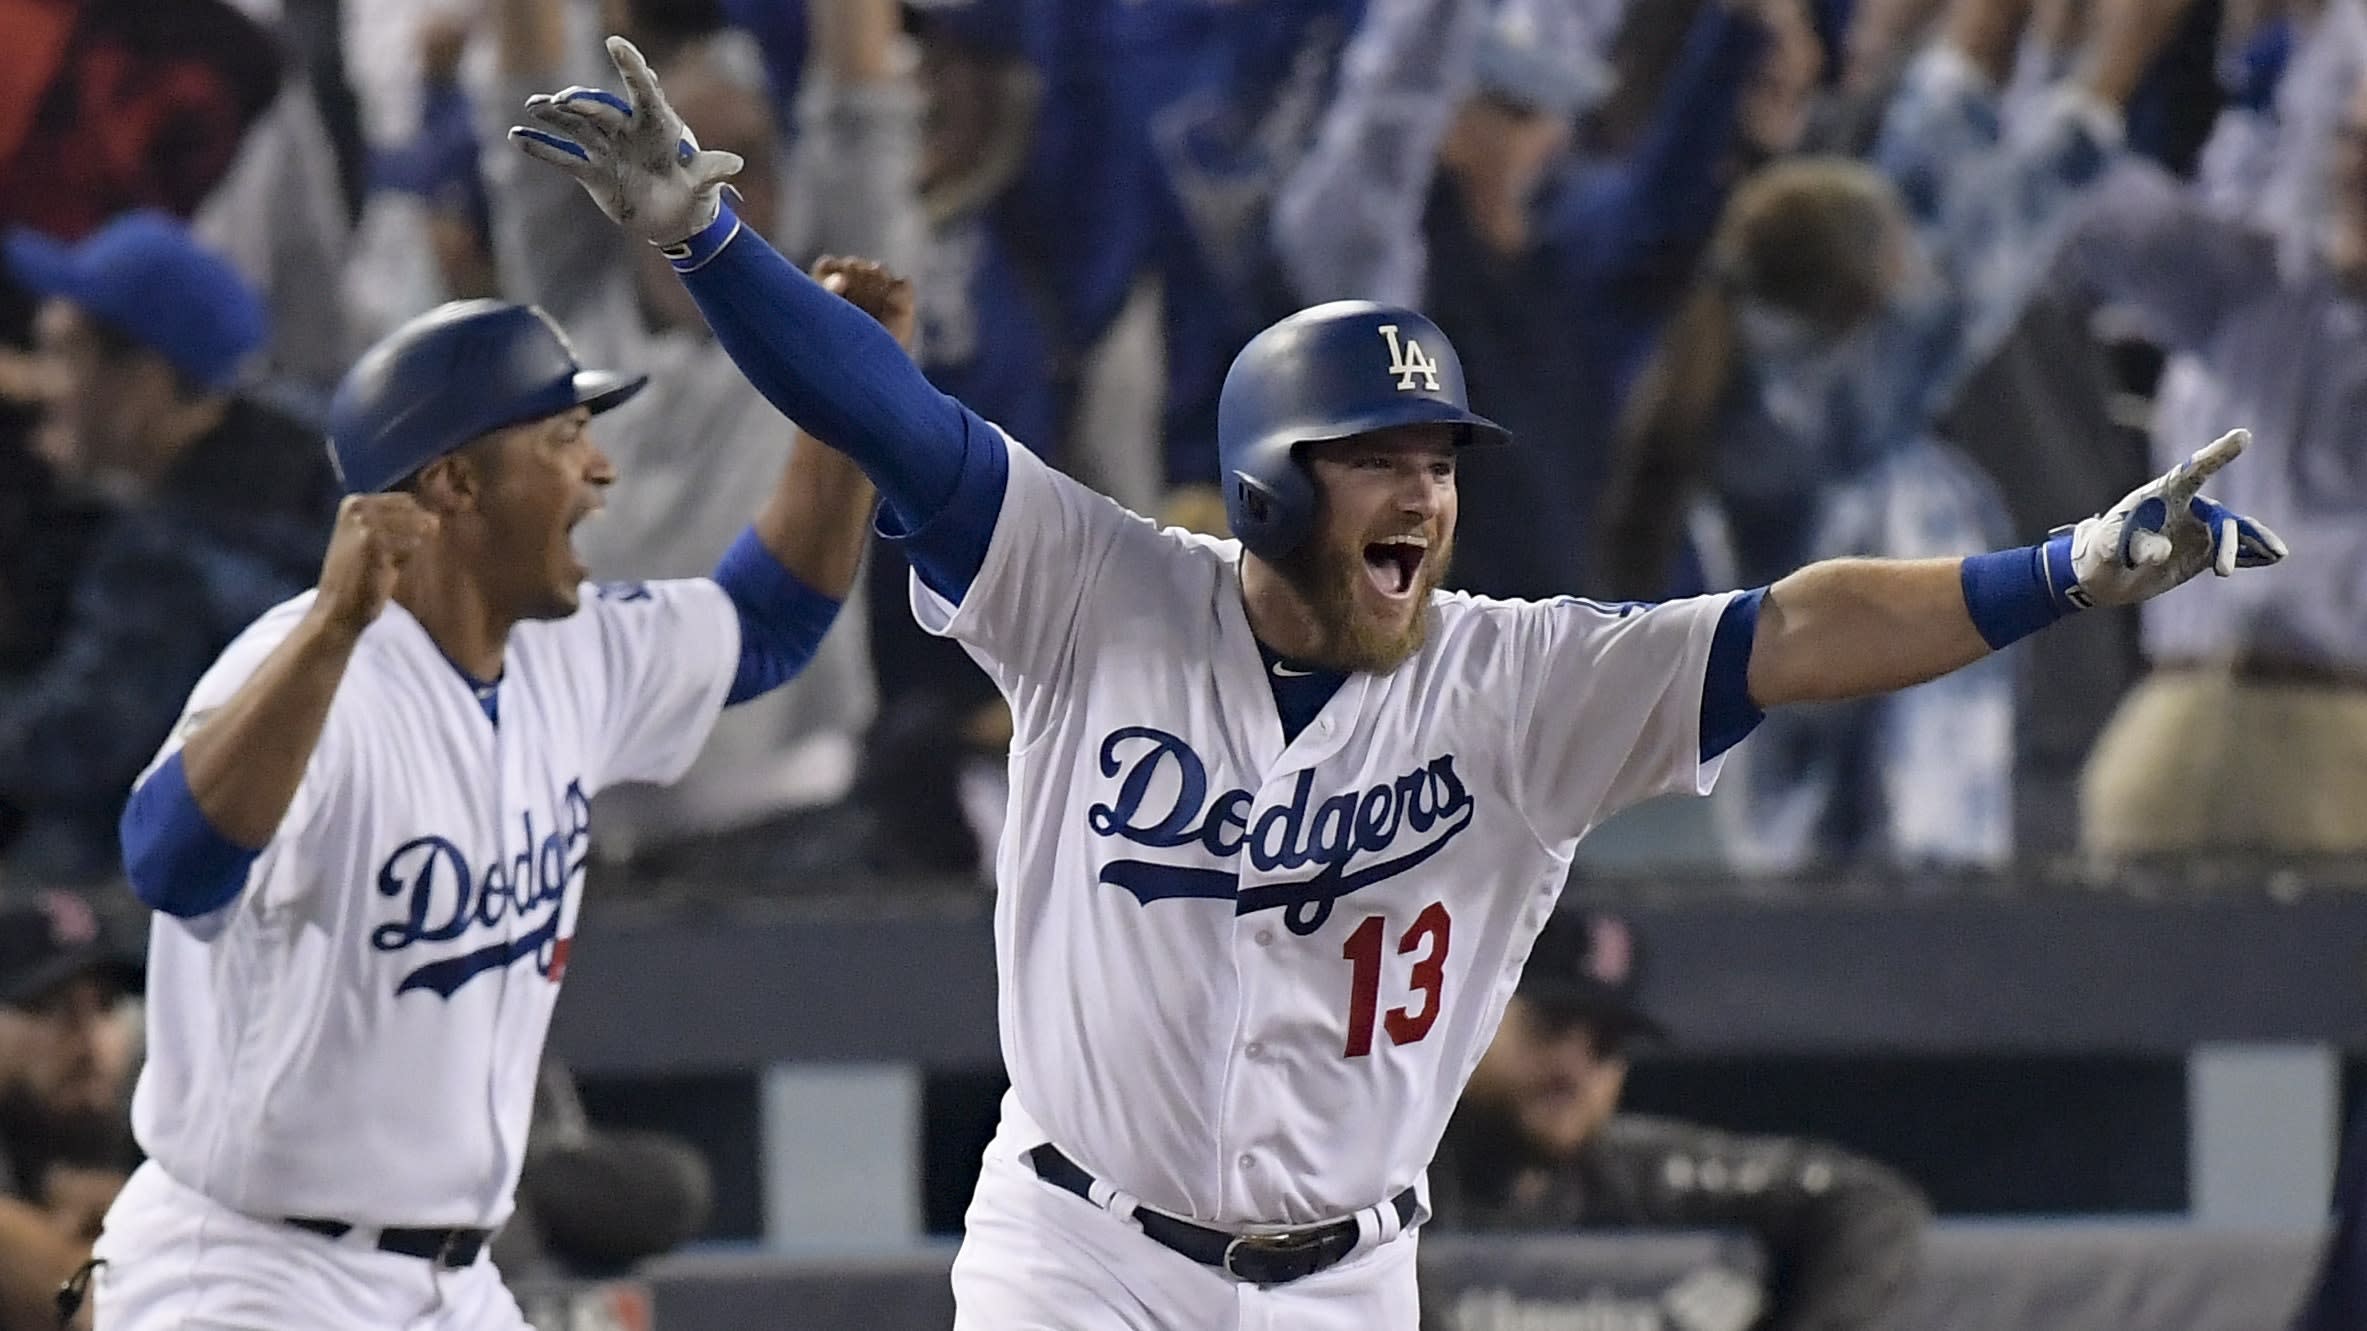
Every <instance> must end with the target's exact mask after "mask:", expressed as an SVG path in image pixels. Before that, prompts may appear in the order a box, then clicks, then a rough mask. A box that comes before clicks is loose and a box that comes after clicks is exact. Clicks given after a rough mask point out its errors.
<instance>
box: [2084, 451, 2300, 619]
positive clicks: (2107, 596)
mask: <svg viewBox="0 0 2367 1331" xmlns="http://www.w3.org/2000/svg"><path fill="white" fill-rule="evenodd" d="M2250 442H2252V432H2251V431H2250V430H2230V431H2228V432H2227V433H2226V434H2223V435H2221V436H2219V438H2218V439H2216V440H2214V441H2212V442H2211V444H2210V445H2209V446H2207V447H2205V448H2203V449H2201V450H2199V451H2197V452H2196V453H2195V455H2194V456H2193V457H2190V458H2188V459H2187V460H2186V461H2184V462H2182V463H2180V464H2178V465H2177V466H2176V467H2173V468H2171V469H2170V470H2169V471H2168V472H2167V473H2166V474H2164V475H2161V476H2157V477H2155V478H2154V479H2153V480H2151V481H2148V482H2146V483H2145V484H2144V485H2142V486H2140V487H2138V488H2137V489H2135V490H2133V491H2131V492H2130V493H2129V496H2128V498H2126V499H2123V500H2121V501H2120V502H2119V503H2117V504H2115V505H2113V506H2112V508H2111V510H2110V511H2108V512H2106V513H2104V514H2102V515H2101V516H2099V517H2093V518H2089V519H2087V520H2086V521H2085V522H2082V523H2080V524H2079V525H2078V526H2076V527H2073V528H2072V529H2071V532H2070V535H2071V573H2072V578H2073V583H2072V585H2071V586H2070V587H2067V588H2064V589H2063V591H2062V595H2063V597H2064V599H2066V600H2068V601H2070V602H2071V603H2072V604H2074V605H2080V606H2090V605H2134V604H2136V603H2137V602H2139V601H2143V600H2147V599H2149V598H2152V597H2155V596H2159V595H2161V594H2162V593H2163V592H2166V591H2168V590H2169V589H2171V588H2172V587H2175V586H2177V585H2178V584H2179V583H2182V582H2184V581H2186V580H2187V579H2188V578H2191V577H2193V576H2195V575H2196V574H2198V573H2200V572H2202V571H2203V570H2204V569H2206V568H2207V569H2210V570H2211V571H2212V572H2214V573H2217V574H2218V575H2219V576H2220V577H2223V578H2224V577H2228V576H2231V575H2232V574H2234V572H2235V571H2236V570H2237V569H2239V568H2260V567H2263V566H2265V565H2269V564H2274V563H2276V562H2277V561H2278V560H2280V559H2283V558H2284V557H2285V543H2284V541H2282V540H2280V539H2278V537H2277V534H2276V533H2275V532H2273V531H2270V530H2269V529H2268V528H2267V527H2266V526H2264V525H2263V524H2261V523H2258V522H2255V521H2253V520H2252V519H2250V518H2247V517H2242V516H2239V515H2238V514H2236V513H2233V512H2231V511H2229V510H2228V508H2227V507H2226V506H2225V505H2222V504H2219V503H2217V502H2215V501H2213V500H2209V499H2205V498H2203V497H2202V494H2201V491H2202V488H2203V482H2204V481H2207V480H2209V479H2211V476H2212V474H2213V473H2214V472H2217V471H2218V470H2219V469H2220V468H2221V467H2224V466H2226V465H2227V464H2228V463H2230V462H2232V461H2234V460H2235V458H2236V455H2237V454H2239V453H2241V452H2243V451H2244V445H2246V444H2248V443H2250ZM2050 544H2052V543H2050ZM2058 585H2060V584H2058Z"/></svg>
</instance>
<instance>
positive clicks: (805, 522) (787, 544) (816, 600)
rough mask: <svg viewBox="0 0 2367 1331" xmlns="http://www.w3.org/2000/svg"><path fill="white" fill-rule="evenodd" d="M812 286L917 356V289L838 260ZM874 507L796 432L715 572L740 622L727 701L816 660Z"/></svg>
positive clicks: (849, 466) (833, 454)
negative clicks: (777, 473) (774, 477)
mask: <svg viewBox="0 0 2367 1331" xmlns="http://www.w3.org/2000/svg"><path fill="white" fill-rule="evenodd" d="M814 277H815V279H816V280H818V281H819V282H820V283H821V284H822V286H823V287H824V289H826V290H828V291H831V292H833V293H835V294H837V295H840V296H843V297H845V298H846V300H847V302H848V303H849V304H850V305H852V306H854V307H855V308H857V309H860V310H862V311H863V312H865V313H866V314H869V315H871V316H872V317H873V318H875V319H877V320H878V321H879V323H880V326H881V327H883V328H885V329H887V330H888V332H889V333H890V334H891V335H892V336H894V337H895V339H896V341H897V342H898V343H900V344H902V345H904V346H905V347H907V348H909V347H910V346H911V344H912V335H913V324H914V309H915V303H914V300H913V292H912V284H911V283H909V282H907V281H904V280H903V279H901V278H899V277H897V276H895V275H894V274H893V273H890V272H888V271H887V270H886V269H885V268H882V267H880V266H879V265H877V264H873V263H867V262H864V261H862V260H856V259H839V258H831V257H825V258H823V259H821V260H819V261H818V262H816V263H815V265H814ZM872 497H873V496H872V489H871V482H870V481H869V480H868V479H866V478H865V477H864V475H863V473H862V471H861V470H860V469H859V468H857V467H856V466H855V463H854V460H853V459H851V458H849V457H848V456H847V455H846V454H844V453H842V452H840V451H839V450H837V449H835V448H831V447H830V446H828V445H827V444H825V443H824V442H823V441H821V440H819V439H816V438H815V437H814V436H813V435H811V434H809V433H807V432H806V431H804V430H802V429H800V430H799V431H798V432H797V440H796V442H795V444H793V445H792V446H791V448H790V452H789V465H788V466H787V467H785V468H783V469H782V472H781V479H780V482H779V483H778V484H777V485H775V486H774V487H773V492H772V496H771V497H770V498H769V499H767V500H766V501H765V505H764V508H763V509H762V510H761V511H760V512H759V513H758V514H757V515H756V521H755V522H754V523H753V524H752V525H751V526H750V527H749V529H748V531H747V533H746V534H745V535H743V536H742V537H741V538H740V539H739V541H738V542H737V543H735V544H734V545H733V546H732V548H731V549H730V550H729V551H726V552H725V554H724V556H723V560H722V562H721V563H719V564H718V565H716V569H715V581H716V582H717V583H718V584H719V585H721V586H722V588H723V590H724V592H725V594H726V595H728V596H730V597H731V600H732V606H733V608H734V609H736V610H737V611H738V612H739V617H740V664H739V668H738V671H737V673H736V674H735V675H734V676H733V679H732V684H731V688H730V690H729V691H728V692H727V693H726V694H725V698H726V699H727V701H730V702H735V703H737V702H746V701H747V700H748V699H750V698H753V697H756V696H757V695H759V694H761V693H763V692H765V691H766V690H767V689H770V688H772V687H773V686H774V685H776V684H780V683H782V682H784V681H785V680H787V679H788V678H789V677H790V676H792V675H794V674H796V673H797V671H798V670H800V669H802V668H803V667H804V665H805V663H806V662H807V661H809V660H812V659H813V655H814V652H815V651H816V650H818V649H819V648H820V647H821V645H822V637H823V635H824V634H826V633H828V632H829V631H830V624H831V621H832V620H833V619H834V618H835V617H836V616H837V613H838V608H839V606H840V604H841V603H843V602H844V601H845V600H846V598H847V593H848V592H849V591H851V590H853V588H854V584H855V571H856V568H857V567H858V566H859V565H860V564H861V562H862V558H863V544H864V540H865V537H866V536H867V535H868V533H869V530H870V526H871V506H872Z"/></svg>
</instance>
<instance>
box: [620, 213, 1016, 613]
mask: <svg viewBox="0 0 2367 1331" xmlns="http://www.w3.org/2000/svg"><path fill="white" fill-rule="evenodd" d="M666 256H667V258H668V259H669V260H671V261H672V263H673V265H674V268H675V271H676V272H678V273H680V274H681V275H682V281H683V285H684V286H686V287H687V288H689V290H690V294H691V297H692V298H693V299H694V300H696V301H697V302H698V306H699V311H700V313H702V314H704V315H705V316H706V319H707V323H708V326H709V327H711V328H713V329H714V331H715V340H716V341H717V342H718V343H719V344H720V345H721V346H722V347H723V349H724V351H725V352H727V353H728V354H729V355H730V356H731V358H732V361H733V362H734V363H735V364H737V365H738V366H739V367H740V373H742V374H743V375H745V376H747V379H748V382H749V383H751V384H753V385H755V387H756V390H757V391H758V392H760V393H762V394H764V396H765V398H766V400H768V401H770V402H771V403H772V404H773V405H774V406H775V407H777V408H779V409H780V411H781V413H782V414H783V415H785V416H787V417H788V418H789V419H791V420H793V421H795V422H797V424H798V425H799V426H801V427H802V428H804V429H805V431H806V432H807V433H809V434H811V435H813V436H814V437H815V438H817V439H821V440H823V441H824V442H826V443H828V444H829V445H830V446H831V447H833V448H836V449H838V450H839V451H841V452H843V453H845V454H846V455H847V456H848V457H850V458H853V459H854V460H855V464H856V465H857V466H859V467H861V468H862V469H863V474H864V475H866V476H869V477H870V478H871V483H872V484H873V485H875V486H877V487H879V493H880V498H881V501H882V513H881V525H882V530H883V532H884V533H886V534H887V535H889V536H891V537H900V538H902V539H905V540H907V541H908V542H909V548H908V553H909V554H910V556H911V559H912V563H913V566H914V567H915V568H916V569H918V570H920V572H921V575H922V577H923V578H924V580H926V581H928V582H929V584H930V585H931V586H932V587H934V588H936V590H937V591H938V592H939V593H941V594H943V595H945V596H947V597H949V598H951V599H953V600H956V601H958V600H959V599H960V597H961V594H962V593H963V592H966V591H967V590H968V589H969V585H970V581H971V580H972V579H973V578H975V577H976V576H977V573H978V568H979V565H980V564H982V563H983V562H984V560H985V558H986V549H987V545H988V543H989V541H990V540H991V539H992V537H993V534H994V523H995V517H996V515H997V514H998V513H999V512H1000V511H1001V507H1002V487H1003V483H1004V481H1005V480H1006V479H1007V478H1008V476H1009V474H1010V460H1009V458H1008V457H1005V456H1000V454H1002V452H1003V450H1004V448H1005V447H1006V445H1005V443H1004V440H1003V436H1002V434H1001V432H1000V431H998V430H996V429H995V428H994V427H993V426H991V425H989V424H987V423H986V421H985V420H983V419H981V418H980V417H979V416H978V414H977V413H975V412H973V411H971V410H970V409H969V408H968V407H965V406H963V405H962V404H961V403H960V402H958V401H955V400H954V399H953V398H951V397H948V396H946V395H945V394H944V393H941V392H939V391H938V390H937V388H936V387H935V386H934V385H932V384H931V383H930V382H929V381H928V379H927V378H926V377H925V376H923V375H922V374H921V371H920V367H919V366H917V365H915V364H913V363H912V358H911V357H909V356H907V355H905V354H904V349H903V348H902V347H900V346H898V345H897V344H896V339H895V338H893V337H891V336H890V335H889V334H888V331H887V330H886V329H885V328H882V327H880V325H879V322H878V321H877V320H875V319H873V318H872V317H871V316H870V315H868V314H865V313H864V312H863V311H862V310H860V309H857V308H856V307H855V306H854V305H852V304H849V303H848V302H846V301H845V300H842V299H840V298H839V297H838V296H837V295H835V294H833V293H831V292H830V291H827V290H825V289H823V287H822V286H821V285H820V284H819V283H817V282H815V281H814V280H813V279H812V278H809V277H807V276H806V275H805V274H804V273H801V272H799V271H798V270H797V268H796V266H795V265H793V264H791V263H790V262H789V261H788V260H787V259H784V258H782V257H781V255H780V253H779V251H777V250H775V249H773V247H772V246H771V245H769V244H767V243H766V242H765V240H764V238H763V237H762V236H759V235H757V234H756V233H755V232H753V231H750V230H748V229H747V228H745V227H743V226H741V225H740V221H739V219H738V218H737V217H735V216H734V215H733V214H732V211H731V209H730V207H729V206H728V205H727V206H726V207H725V208H724V209H723V210H722V212H721V213H720V214H718V215H717V217H716V219H715V221H714V223H713V224H711V225H710V226H708V228H707V229H706V230H704V231H702V232H700V233H699V234H698V235H696V236H693V237H691V238H690V239H689V240H687V241H684V242H683V243H682V244H680V245H677V246H672V247H669V248H668V249H667V250H666ZM957 496H966V497H965V498H963V499H962V501H961V502H962V511H961V512H959V513H955V514H952V515H951V520H949V521H945V522H940V521H939V519H941V518H946V517H947V516H948V514H947V509H948V506H949V505H951V504H953V503H954V501H955V500H956V497H957Z"/></svg>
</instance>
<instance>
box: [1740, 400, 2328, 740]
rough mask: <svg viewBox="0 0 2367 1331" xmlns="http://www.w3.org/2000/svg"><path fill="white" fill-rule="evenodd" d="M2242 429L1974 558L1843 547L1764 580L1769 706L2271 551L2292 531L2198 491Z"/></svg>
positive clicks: (1854, 684) (1903, 682) (1916, 678)
mask: <svg viewBox="0 0 2367 1331" xmlns="http://www.w3.org/2000/svg"><path fill="white" fill-rule="evenodd" d="M2249 438H2250V435H2249V434H2248V433H2247V432H2245V431H2242V430H2236V431H2233V432H2231V433H2229V434H2226V435H2223V436H2221V437H2220V438H2219V439H2218V440H2217V441H2215V442H2213V443H2212V444H2211V445H2210V446H2209V447H2207V448H2204V449H2202V450H2201V451H2199V452H2197V453H2196V454H2195V455H2194V456H2193V457H2192V458H2190V459H2188V460H2187V461H2186V462H2184V463H2182V464H2180V465H2179V466H2178V467H2177V468H2175V469H2173V470H2172V471H2170V472H2169V473H2167V474H2166V475H2163V476H2161V477H2159V478H2157V479H2155V480H2153V481H2151V482H2149V483H2148V484H2146V485H2144V486H2143V487H2141V488H2139V489H2137V490H2135V491H2133V492H2131V493H2130V494H2129V495H2128V497H2126V498H2124V499H2122V500H2121V501H2120V503H2118V504H2116V505H2114V506H2113V508H2112V509H2111V511H2110V512H2107V513H2104V514H2102V515H2101V516H2098V517H2092V518H2089V519H2087V520H2086V521H2084V522H2081V523H2080V524H2079V525H2078V526H2076V527H2070V528H2065V529H2064V530H2062V531H2059V532H2057V533H2055V534H2054V535H2053V536H2050V537H2049V538H2048V539H2047V540H2046V541H2045V542H2044V543H2043V544H2040V545H2033V546H2026V547H2024V548H2022V549H2019V550H2004V551H1999V552H1997V553H1995V554H1987V555H1975V556H1972V557H1971V558H1969V559H1960V560H1959V559H1928V560H1881V559H1841V560H1829V561H1826V562H1824V563H1819V564H1811V565H1810V566H1808V567H1807V568H1804V569H1802V570H1800V571H1799V572H1797V573H1794V574H1792V575H1791V576H1790V577H1787V578H1784V579H1783V580H1782V581H1780V582H1777V583H1776V584H1775V585H1774V586H1773V587H1771V588H1769V589H1768V591H1767V595H1766V598H1765V600H1764V601H1763V602H1762V603H1761V605H1760V608H1759V619H1758V625H1757V628H1756V630H1755V632H1754V635H1753V637H1752V641H1751V656H1750V668H1749V685H1750V698H1751V701H1752V702H1753V703H1755V704H1757V705H1758V706H1760V707H1773V706H1778V705H1780V704H1784V703H1796V702H1829V701H1833V700H1836V699H1841V698H1856V697H1864V696H1866V695H1869V694H1876V693H1887V692H1890V691H1891V690H1894V689H1901V688H1905V687H1907V686H1909V685H1912V684H1920V683H1922V682H1923V681H1925V680H1927V679H1935V678H1937V677H1939V676H1941V675H1944V674H1947V673H1948V672H1950V671H1952V670H1957V669H1960V668H1962V667H1964V666H1966V665H1970V664H1971V663H1972V662H1974V661H1976V660H1978V659H1980V658H1981V657H1983V656H1985V655H1987V654H1988V653H1990V652H1992V651H1995V650H1998V649H2000V648H2002V647H2004V646H2006V645H2007V644H2008V643H2011V642H2013V641H2015V640H2016V639H2018V638H2021V637H2024V636H2026V635H2028V634H2030V633H2033V632H2036V631H2037V630H2039V629H2041V628H2044V627H2046V626H2047V625H2048V624H2051V623H2053V622H2054V621H2055V620H2057V619H2060V618H2062V617H2063V616H2064V615H2066V614H2069V613H2071V612H2073V611H2075V610H2083V609H2087V608H2089V607H2091V606H2097V605H2133V604H2135V603H2137V602H2139V601H2143V600H2148V599H2150V598H2152V597H2155V596H2158V595H2160V594H2162V593H2163V592H2165V591H2168V590H2169V589H2170V588H2172V587H2175V586H2177V585H2178V584H2180V583H2182V582H2185V581H2187V580H2188V579H2189V578H2192V577H2194V576H2195V575H2196V574H2199V573H2201V572H2202V571H2203V570H2204V569H2210V570H2212V571H2213V572H2215V573H2217V574H2218V575H2219V576H2221V577H2227V576H2230V575H2231V574H2233V573H2234V572H2235V571H2236V570H2237V569H2238V568H2252V567H2258V566H2261V565H2267V564H2273V563H2276V562H2277V561H2278V560H2280V559H2283V558H2284V557H2285V545H2284V542H2283V541H2281V540H2279V539H2278V538H2277V535H2276V533H2274V532H2272V531H2270V530H2268V529H2267V528H2266V527H2263V526H2261V525H2259V524H2258V523H2255V522H2253V521H2251V520H2250V519H2247V518H2243V517H2240V516H2238V515H2236V514H2234V513H2231V512H2229V511H2228V510H2227V509H2226V508H2225V507H2223V506H2221V505H2219V504H2217V503H2215V502H2213V501H2211V500H2209V499H2205V498H2203V497H2202V495H2201V490H2202V485H2203V482H2204V481H2206V480H2208V479H2209V478H2210V476H2211V474H2212V473H2214V472H2216V471H2218V470H2219V469H2220V468H2221V467H2223V466H2226V465H2227V464H2228V463H2229V462H2230V461H2232V460H2234V458H2235V457H2236V455H2237V454H2239V453H2241V452H2242V451H2243V448H2244V445H2245V443H2246V442H2247V441H2248V440H2249Z"/></svg>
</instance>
